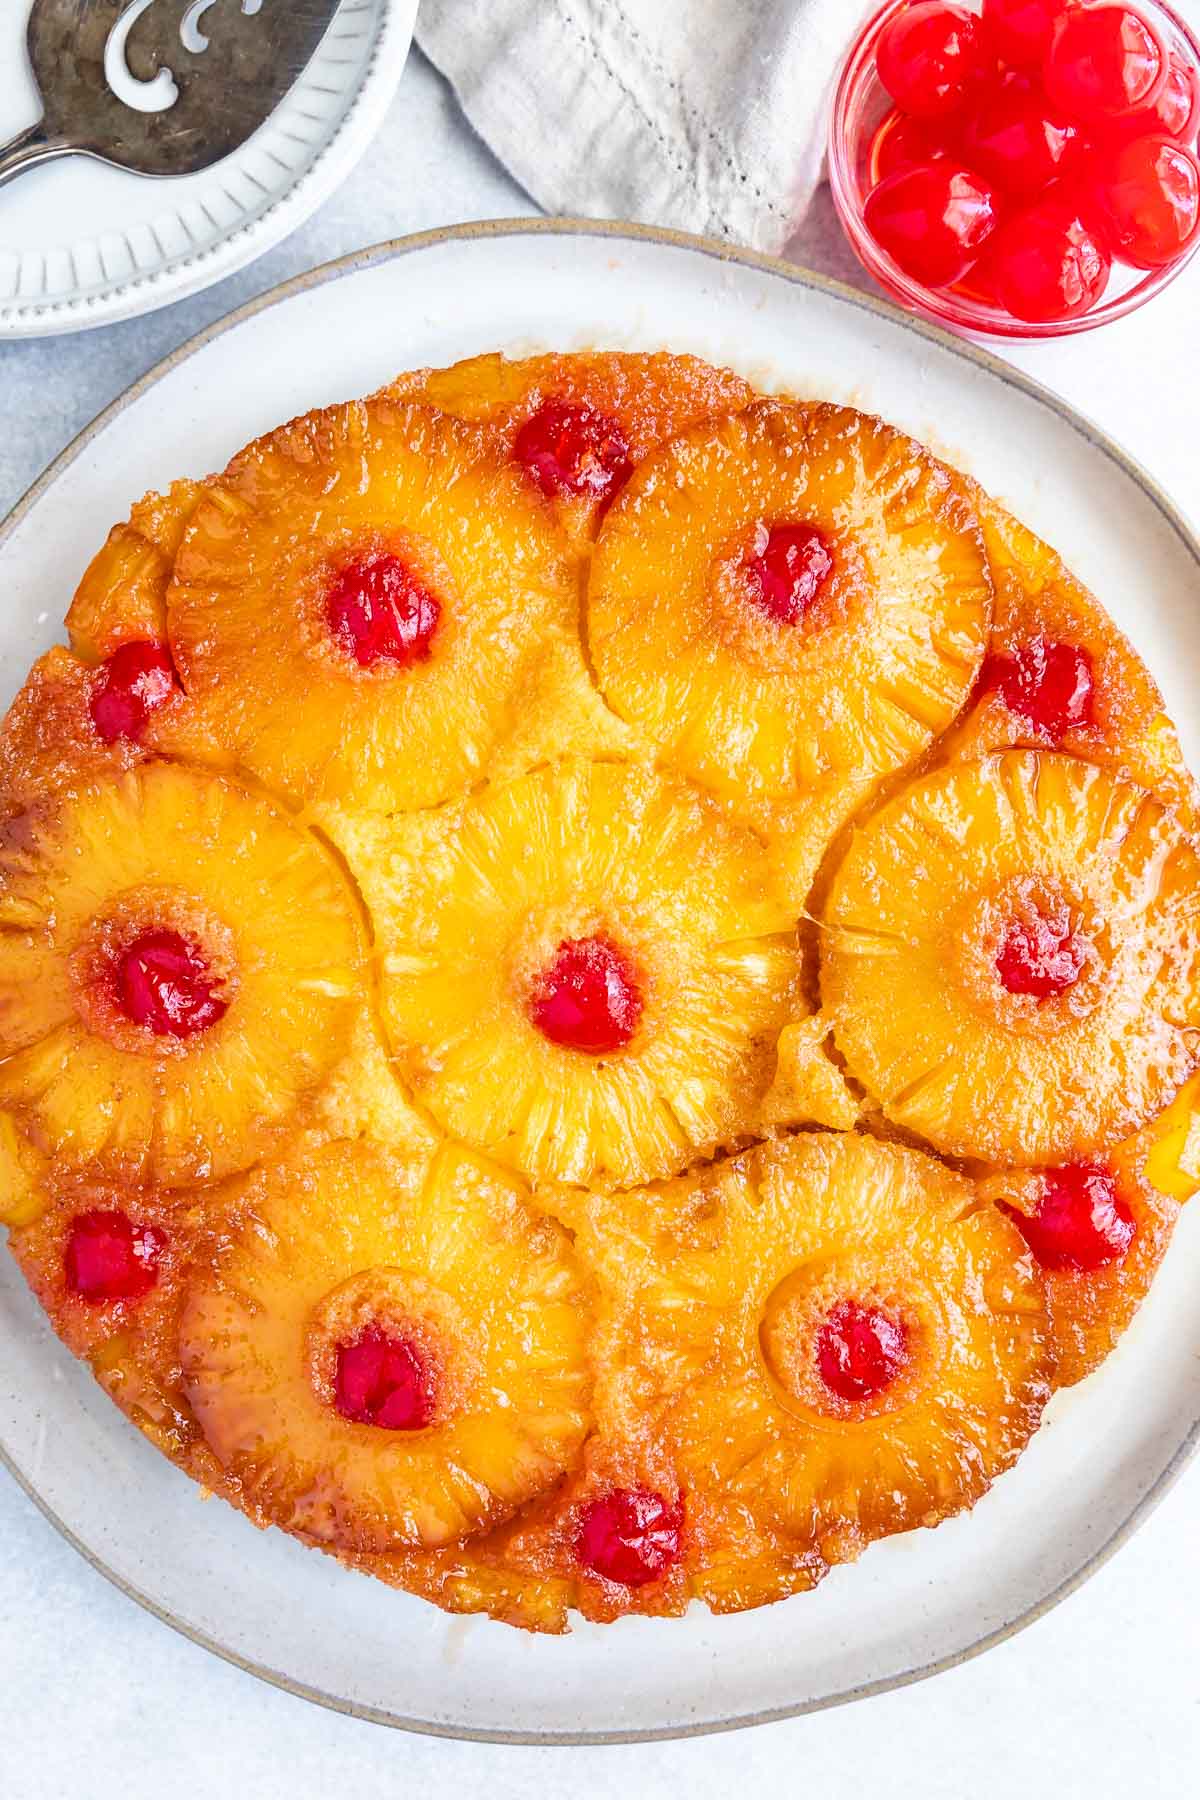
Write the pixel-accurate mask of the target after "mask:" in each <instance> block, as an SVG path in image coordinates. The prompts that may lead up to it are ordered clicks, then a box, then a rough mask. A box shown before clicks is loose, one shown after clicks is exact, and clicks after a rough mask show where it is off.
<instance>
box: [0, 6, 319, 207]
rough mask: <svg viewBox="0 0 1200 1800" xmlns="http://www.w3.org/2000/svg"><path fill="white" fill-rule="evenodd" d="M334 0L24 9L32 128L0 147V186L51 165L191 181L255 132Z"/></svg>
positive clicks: (308, 53) (305, 57)
mask: <svg viewBox="0 0 1200 1800" xmlns="http://www.w3.org/2000/svg"><path fill="white" fill-rule="evenodd" d="M339 4H340V0H34V4H33V10H32V12H31V13H30V16H29V27H28V31H27V34H26V41H27V43H28V46H29V60H30V62H31V64H32V65H33V73H34V78H35V80H36V81H37V85H38V89H39V92H40V94H41V98H42V107H43V112H42V117H41V119H40V120H39V121H38V123H37V124H36V125H31V126H30V127H29V129H28V130H26V131H23V132H22V133H20V135H19V136H18V137H16V138H14V139H13V140H12V141H11V142H10V143H8V144H4V145H0V184H3V183H4V182H6V181H11V180H12V178H13V177H14V176H15V175H19V174H21V172H22V171H23V170H25V169H31V168H34V167H36V166H37V165H38V164H39V163H46V162H50V161H53V160H54V159H55V158H56V157H60V156H74V155H80V156H94V157H98V158H99V159H100V160H101V161H102V162H108V163H115V164H116V165H117V167H118V168H121V169H131V170H133V171H135V172H136V173H137V174H139V175H192V174H195V173H196V171H197V170H199V169H207V168H208V167H209V165H210V164H212V163H215V162H219V161H220V160H221V158H222V157H223V156H228V155H229V153H230V151H231V150H236V149H237V148H238V146H239V145H240V144H243V143H245V141H246V139H247V138H248V137H249V136H250V135H251V133H252V132H255V131H257V130H258V128H259V126H260V125H262V124H263V123H264V122H265V121H266V119H267V118H268V117H269V116H270V114H271V113H272V112H273V111H274V110H275V108H276V107H277V106H278V104H279V102H280V101H281V100H282V99H283V97H284V95H285V94H286V93H287V91H288V89H289V88H290V87H291V86H292V83H293V82H294V81H295V80H296V78H297V77H298V76H299V75H300V74H301V72H302V71H303V69H304V67H305V65H306V64H307V63H308V61H309V60H310V58H311V57H312V55H313V52H314V51H315V50H316V48H317V45H318V44H319V43H320V41H321V39H322V37H323V36H324V35H325V31H326V29H327V27H328V26H329V24H330V21H331V20H332V18H333V16H334V14H335V13H336V12H337V10H338V6H339Z"/></svg>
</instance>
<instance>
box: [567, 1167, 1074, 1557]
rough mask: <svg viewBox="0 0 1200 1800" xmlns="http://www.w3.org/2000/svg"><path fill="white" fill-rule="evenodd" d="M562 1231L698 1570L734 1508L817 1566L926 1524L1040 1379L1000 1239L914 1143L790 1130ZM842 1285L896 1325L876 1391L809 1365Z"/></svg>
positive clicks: (1019, 1427) (724, 1548)
mask: <svg viewBox="0 0 1200 1800" xmlns="http://www.w3.org/2000/svg"><path fill="white" fill-rule="evenodd" d="M578 1241H579V1248H580V1250H581V1253H582V1254H583V1255H584V1256H585V1258H587V1259H588V1260H590V1261H592V1262H594V1265H595V1267H596V1269H597V1273H598V1276H599V1279H600V1282H601V1285H602V1288H603V1289H605V1290H607V1291H610V1292H612V1293H613V1294H614V1295H615V1296H616V1298H615V1300H614V1301H613V1302H612V1304H613V1306H614V1308H615V1311H616V1316H617V1319H618V1321H619V1327H620V1330H619V1337H620V1342H621V1345H622V1350H623V1356H624V1360H625V1368H626V1378H627V1379H628V1380H629V1381H630V1382H631V1383H632V1384H633V1386H634V1388H635V1389H636V1390H637V1391H638V1392H639V1394H640V1404H641V1406H642V1408H643V1409H644V1410H646V1411H647V1412H648V1413H650V1414H651V1415H652V1416H653V1415H654V1414H655V1413H656V1414H657V1416H658V1417H659V1419H660V1420H661V1431H662V1433H663V1436H664V1439H665V1441H666V1442H667V1443H669V1444H670V1445H671V1446H672V1447H673V1450H674V1455H675V1459H676V1464H677V1467H678V1469H679V1478H680V1481H681V1484H682V1486H683V1488H684V1491H685V1493H686V1494H687V1496H688V1506H689V1518H693V1517H694V1519H695V1521H696V1527H695V1528H696V1529H697V1530H699V1531H700V1533H701V1535H702V1539H703V1542H704V1545H705V1554H704V1562H705V1564H706V1565H712V1566H715V1567H720V1566H721V1564H722V1562H723V1560H724V1557H723V1552H724V1553H725V1554H727V1553H728V1547H729V1546H730V1545H731V1544H733V1543H735V1542H736V1540H737V1536H738V1535H739V1534H740V1533H742V1532H744V1531H745V1530H746V1529H747V1523H748V1524H749V1526H750V1527H751V1528H752V1529H754V1530H756V1531H758V1532H759V1533H761V1534H762V1535H763V1536H765V1537H766V1539H767V1540H768V1541H770V1540H771V1539H772V1538H774V1539H775V1540H776V1541H777V1542H778V1543H779V1544H780V1545H782V1546H790V1547H791V1549H792V1551H793V1553H794V1554H798V1553H799V1554H802V1553H805V1552H809V1553H811V1552H814V1551H815V1552H816V1553H818V1554H819V1556H820V1557H821V1558H823V1559H824V1560H825V1561H827V1562H837V1561H844V1560H847V1559H849V1558H851V1557H854V1556H856V1555H857V1554H858V1553H859V1552H860V1551H861V1550H862V1549H863V1548H864V1546H865V1545H866V1544H867V1543H869V1542H870V1541H872V1540H873V1539H875V1538H878V1537H882V1536H886V1535H890V1534H891V1533H893V1532H899V1531H905V1530H909V1529H911V1528H912V1527H914V1526H918V1525H933V1524H937V1523H938V1522H939V1521H940V1520H942V1519H944V1518H948V1517H949V1516H950V1515H951V1514H952V1513H956V1512H960V1511H962V1510H964V1509H965V1508H967V1507H969V1506H971V1505H973V1504H974V1502H975V1501H976V1500H977V1499H978V1498H979V1496H980V1495H981V1494H982V1493H983V1492H984V1491H985V1489H986V1488H987V1487H988V1486H989V1485H990V1483H991V1481H992V1480H993V1479H994V1478H995V1476H997V1475H998V1474H1000V1473H1001V1472H1002V1471H1003V1470H1004V1469H1006V1468H1008V1467H1009V1465H1010V1464H1011V1463H1012V1462H1014V1461H1015V1459H1016V1457H1017V1456H1018V1454H1019V1453H1020V1451H1021V1450H1022V1449H1023V1447H1024V1445H1025V1443H1026V1441H1027V1440H1028V1438H1029V1437H1030V1435H1031V1434H1032V1432H1033V1431H1034V1429H1035V1428H1036V1426H1037V1424H1038V1421H1039V1419H1040V1416H1041V1412H1042V1408H1043V1406H1044V1404H1045V1402H1046V1400H1047V1398H1048V1396H1049V1375H1050V1371H1051V1368H1052V1361H1051V1356H1050V1350H1049V1326H1048V1322H1047V1318H1046V1311H1045V1305H1044V1302H1043V1298H1042V1291H1041V1286H1040V1283H1039V1281H1038V1278H1037V1276H1036V1274H1035V1272H1034V1269H1033V1266H1032V1260H1031V1258H1030V1256H1029V1254H1028V1252H1027V1251H1026V1248H1025V1245H1024V1242H1023V1240H1022V1239H1021V1237H1020V1234H1019V1233H1018V1231H1017V1229H1016V1227H1015V1225H1013V1223H1012V1222H1011V1221H1010V1220H1009V1219H1008V1218H1007V1217H1006V1216H1005V1215H1004V1214H1003V1213H1002V1212H1001V1211H1000V1210H999V1208H997V1207H993V1206H987V1205H981V1204H979V1203H978V1201H977V1199H976V1196H975V1194H974V1191H973V1190H972V1188H971V1186H970V1184H969V1183H968V1182H967V1181H965V1180H964V1179H963V1178H962V1177H961V1176H958V1175H955V1174H954V1173H952V1172H951V1171H950V1170H948V1169H946V1168H944V1167H943V1166H942V1165H941V1164H939V1163H937V1162H935V1161H934V1160H933V1158H932V1157H928V1156H925V1155H922V1154H920V1153H918V1152H916V1151H910V1150H904V1149H900V1148H899V1147H897V1146H895V1145H888V1144H882V1143H879V1142H877V1141H876V1140H874V1139H872V1138H865V1137H860V1136H858V1135H857V1134H854V1133H845V1134H832V1133H827V1132H813V1133H805V1134H801V1135H800V1136H797V1137H794V1138H789V1139H786V1140H784V1141H782V1142H780V1143H777V1144H768V1145H761V1146H759V1147H758V1148H757V1149H755V1150H752V1151H748V1152H746V1153H745V1154H743V1155H741V1156H738V1157H735V1158H733V1159H732V1160H731V1161H729V1162H726V1163H724V1164H718V1165H716V1166H714V1167H713V1168H710V1169H706V1170H704V1171H702V1172H700V1173H698V1174H695V1175H690V1176H685V1177H683V1178H682V1179H680V1180H678V1181H673V1182H666V1183H663V1184H662V1185H661V1186H660V1187H658V1188H654V1189H649V1190H642V1191H638V1192H631V1193H627V1194H621V1195H614V1196H606V1197H598V1198H597V1199H595V1200H594V1201H593V1202H592V1205H591V1208H590V1212H589V1218H588V1222H587V1225H586V1226H585V1228H584V1230H583V1231H582V1232H581V1234H580V1238H579V1240H578ZM843 1300H854V1301H857V1302H859V1303H861V1304H870V1305H872V1306H874V1307H876V1308H877V1309H880V1310H884V1311H886V1313H887V1314H888V1316H889V1317H890V1318H899V1319H902V1320H903V1323H904V1326H905V1328H906V1330H907V1334H908V1335H907V1350H906V1355H907V1359H908V1360H907V1363H906V1364H905V1365H904V1366H903V1367H902V1368H901V1369H900V1371H899V1374H898V1376H897V1378H896V1379H895V1381H894V1383H893V1385H892V1386H891V1387H890V1388H885V1389H884V1391H883V1392H882V1393H881V1394H880V1395H878V1396H877V1397H874V1398H872V1397H869V1396H866V1397H864V1398H862V1399H857V1400H851V1399H843V1398H839V1397H838V1396H837V1395H836V1394H835V1393H834V1392H833V1391H832V1390H831V1389H830V1388H828V1387H826V1386H825V1385H824V1383H823V1382H822V1380H821V1376H820V1374H819V1373H818V1367H817V1354H818V1344H819V1337H818V1335H817V1334H818V1331H819V1327H820V1325H821V1324H822V1323H823V1322H824V1321H825V1320H826V1319H828V1317H829V1315H830V1312H831V1311H832V1309H833V1308H834V1307H835V1306H836V1305H838V1304H839V1303H840V1302H841V1301H843ZM630 1359H636V1360H635V1361H634V1362H633V1363H632V1364H631V1361H630ZM639 1362H640V1366H638V1365H639Z"/></svg>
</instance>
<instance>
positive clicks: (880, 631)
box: [587, 402, 991, 804]
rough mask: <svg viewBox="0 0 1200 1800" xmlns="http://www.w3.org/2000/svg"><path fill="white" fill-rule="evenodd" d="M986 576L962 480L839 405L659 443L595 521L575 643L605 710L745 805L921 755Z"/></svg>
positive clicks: (768, 413) (971, 631)
mask: <svg viewBox="0 0 1200 1800" xmlns="http://www.w3.org/2000/svg"><path fill="white" fill-rule="evenodd" d="M990 603H991V582H990V579H989V576H988V571H987V562H986V558H985V556H984V550H983V539H982V535H981V532H980V528H979V522H978V519H977V518H976V515H975V512H974V509H973V507H972V506H971V504H970V501H969V499H968V497H967V494H966V491H965V488H964V485H963V482H962V480H961V479H960V478H959V477H958V476H956V475H954V474H952V472H951V471H950V470H948V469H946V468H944V467H943V466H942V465H941V464H940V463H938V462H936V461H935V460H934V459H933V458H932V457H931V456H930V455H929V454H928V452H927V451H925V450H924V449H922V448H921V446H920V445H918V444H916V443H914V442H913V441H912V440H911V439H909V438H905V437H902V436H901V435H900V434H899V433H898V432H896V431H894V430H892V429H891V428H890V427H888V426H885V425H883V424H881V423H880V422H879V421H878V420H875V419H869V418H867V417H865V416H864V415H862V414H861V413H856V412H852V411H849V410H848V409H845V408H839V407H833V406H820V405H795V406H792V405H782V404H779V403H777V402H762V403H760V404H758V405H756V406H752V407H750V408H749V409H748V410H747V411H745V412H742V413H740V414H738V415H736V416H735V417H732V418H727V419H723V420H720V421H718V422H717V423H715V424H712V425H708V426H702V427H699V428H697V429H696V430H694V431H691V432H688V433H686V434H685V435H684V436H682V437H679V438H677V439H676V440H675V441H674V442H672V443H670V444H667V445H665V446H664V447H663V448H662V449H661V450H659V451H658V452H657V453H656V454H654V455H652V456H650V457H648V458H647V460H646V461H645V462H644V463H642V464H641V465H640V467H639V468H638V469H637V471H636V472H635V473H634V475H633V476H632V478H631V479H630V481H629V483H628V484H627V486H626V487H625V489H624V491H623V492H622V494H621V495H620V497H619V498H618V500H617V501H616V503H615V504H614V505H613V507H612V509H611V511H610V512H609V513H608V515H607V516H606V518H605V521H604V525H603V528H602V530H601V533H600V536H599V539H598V541H597V544H596V552H595V556H594V559H593V562H592V571H591V577H590V581H589V588H588V605H587V636H588V644H589V647H590V651H591V657H592V663H593V666H594V668H595V671H596V677H597V680H598V681H599V683H600V686H601V688H602V690H603V692H604V694H605V696H606V698H607V699H608V701H609V703H610V704H611V705H612V706H613V707H614V708H615V710H616V711H617V712H618V713H619V714H620V715H621V716H622V717H623V718H626V719H630V720H633V721H634V722H636V723H637V724H638V725H639V726H641V727H643V728H644V729H645V730H646V731H647V732H648V733H649V734H650V736H651V737H652V738H654V739H655V741H656V742H657V743H658V744H659V745H660V746H661V749H662V753H663V755H664V756H665V757H666V758H667V760H668V761H670V762H672V763H673V764H675V765H676V766H677V767H678V768H679V769H681V770H682V771H683V772H684V773H685V774H687V775H689V776H691V777H693V778H694V779H696V780H697V781H700V782H702V783H704V784H705V785H706V786H708V787H711V788H713V789H715V790H716V791H717V792H718V793H720V794H722V795H724V796H725V797H727V798H729V799H731V800H733V801H735V802H737V803H739V804H742V803H753V802H756V801H762V800H767V801H775V802H778V801H781V800H787V799H790V798H794V797H795V796H796V795H797V794H799V793H803V794H812V793H821V792H822V790H823V789H826V788H828V786H829V785H830V784H831V783H832V784H834V785H835V786H836V785H837V784H840V783H843V782H847V781H850V782H855V783H861V782H863V781H865V780H867V779H869V778H870V777H873V776H878V775H881V774H884V773H887V772H890V771H892V770H895V769H899V768H902V767H903V766H904V765H905V764H907V763H910V762H912V761H914V760H915V759H916V758H917V757H918V756H920V755H921V754H922V752H923V751H925V750H926V749H927V748H928V747H929V745H930V744H931V743H932V742H933V739H934V738H935V736H936V735H937V733H939V732H940V731H943V730H944V729H945V728H946V726H947V725H949V724H950V722H951V720H952V719H953V718H954V716H955V714H956V713H957V712H958V710H959V708H960V707H961V706H962V704H963V702H964V701H965V700H966V698H967V695H968V694H969V692H970V690H971V686H972V683H973V682H974V679H975V676H976V673H977V671H978V668H979V664H980V660H981V658H982V655H983V651H984V646H985V643H986V638H987V629H988V620H989V612H990Z"/></svg>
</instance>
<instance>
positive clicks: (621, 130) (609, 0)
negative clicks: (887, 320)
mask: <svg viewBox="0 0 1200 1800" xmlns="http://www.w3.org/2000/svg"><path fill="white" fill-rule="evenodd" d="M869 10H870V4H869V0H422V5H421V10H420V14H419V16H418V20H417V41H418V43H419V44H420V46H421V48H422V50H423V51H424V52H425V54H426V55H427V56H428V57H429V58H430V60H431V61H432V62H433V63H435V64H436V66H437V67H438V68H439V69H440V70H441V71H442V73H443V74H444V75H445V76H446V77H447V78H448V79H449V81H450V83H451V85H452V87H453V88H454V91H455V93H456V94H457V96H458V99H459V102H460V103H461V105H462V107H463V110H464V111H465V113H466V115H467V117H468V119H469V120H470V121H471V123H472V125H474V127H475V129H476V130H477V131H478V132H479V134H480V136H481V137H482V138H483V139H484V140H485V142H486V143H487V144H488V145H490V147H491V149H492V150H493V151H494V152H495V154H496V155H497V156H498V157H499V158H500V160H501V162H502V163H504V165H505V166H506V168H507V169H508V170H509V172H510V174H512V175H513V176H514V177H515V178H516V180H517V181H519V182H520V184H521V186H522V187H523V188H525V190H526V191H527V192H528V193H529V194H530V196H531V197H532V198H533V199H534V200H536V201H537V203H538V205H539V206H541V207H542V208H543V209H544V210H545V211H546V212H550V213H576V214H583V215H586V216H589V217H604V218H617V219H636V220H640V221H646V222H649V223H651V224H655V225H672V226H676V227H678V228H680V229H682V230H685V231H698V232H702V233H706V234H707V235H709V236H717V237H728V238H731V239H733V240H734V241H736V242H738V243H742V244H748V245H751V246H753V247H754V248H756V249H760V250H769V251H778V250H781V249H782V248H783V246H784V245H785V244H786V243H787V241H788V239H789V238H790V237H791V236H792V235H793V233H794V232H795V231H796V229H797V227H798V225H799V224H800V221H801V219H802V218H803V216H804V213H805V212H806V211H807V208H808V205H809V202H810V201H811V199H812V196H813V191H814V189H815V187H816V185H817V182H818V180H819V179H820V173H821V163H822V157H823V153H824V144H825V131H826V122H827V117H828V107H829V102H830V99H831V95H832V87H833V83H834V79H835V77H836V74H837V71H838V67H839V65H840V62H841V59H842V56H843V55H844V53H845V51H846V50H847V49H848V47H849V44H850V40H851V38H852V36H853V35H854V33H855V31H856V30H857V28H858V26H859V24H860V23H861V22H862V20H863V19H864V18H865V16H866V14H867V12H868V11H869Z"/></svg>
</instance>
